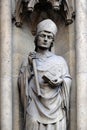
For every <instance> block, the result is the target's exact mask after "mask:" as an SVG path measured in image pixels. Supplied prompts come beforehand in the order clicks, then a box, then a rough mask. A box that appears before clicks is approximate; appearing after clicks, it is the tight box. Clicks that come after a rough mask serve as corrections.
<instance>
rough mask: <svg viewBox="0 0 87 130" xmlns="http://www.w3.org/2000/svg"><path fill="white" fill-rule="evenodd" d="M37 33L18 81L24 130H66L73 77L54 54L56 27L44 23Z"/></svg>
mask: <svg viewBox="0 0 87 130" xmlns="http://www.w3.org/2000/svg"><path fill="white" fill-rule="evenodd" d="M36 32H37V33H36V37H35V41H34V42H35V51H34V52H32V53H30V54H29V57H28V59H27V60H26V61H25V62H24V63H23V64H22V67H21V69H20V74H19V78H18V85H19V92H20V96H21V101H22V104H23V106H24V118H25V119H24V120H25V130H67V124H68V120H69V98H70V86H71V76H70V74H69V70H68V66H67V63H66V61H65V60H64V58H63V57H61V56H57V55H55V54H53V53H52V52H51V48H52V46H53V42H54V38H55V36H56V32H57V26H56V25H55V23H54V22H53V21H52V20H50V19H45V20H43V21H41V22H40V23H39V24H38V25H37V31H36Z"/></svg>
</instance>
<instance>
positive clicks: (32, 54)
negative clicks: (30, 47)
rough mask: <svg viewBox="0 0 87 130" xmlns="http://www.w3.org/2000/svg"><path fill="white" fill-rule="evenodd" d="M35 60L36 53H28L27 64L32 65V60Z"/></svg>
mask: <svg viewBox="0 0 87 130" xmlns="http://www.w3.org/2000/svg"><path fill="white" fill-rule="evenodd" d="M33 59H36V52H30V53H29V56H28V62H29V64H32V60H33Z"/></svg>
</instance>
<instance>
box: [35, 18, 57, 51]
mask: <svg viewBox="0 0 87 130" xmlns="http://www.w3.org/2000/svg"><path fill="white" fill-rule="evenodd" d="M56 33H57V26H56V24H55V23H54V22H53V21H52V20H51V19H46V20H43V21H41V22H40V23H39V24H38V25H37V30H36V37H35V51H37V49H38V47H40V48H43V49H49V51H51V47H52V46H53V42H54V38H55V36H56Z"/></svg>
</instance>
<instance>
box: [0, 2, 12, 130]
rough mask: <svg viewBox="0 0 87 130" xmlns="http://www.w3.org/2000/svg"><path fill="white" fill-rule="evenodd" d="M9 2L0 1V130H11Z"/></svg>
mask: <svg viewBox="0 0 87 130" xmlns="http://www.w3.org/2000/svg"><path fill="white" fill-rule="evenodd" d="M11 34H12V32H11V0H1V59H0V62H1V77H0V80H1V85H0V87H1V104H0V105H1V130H12V79H11V73H12V71H11V64H12V63H11V60H12V59H11V56H12V54H11V45H12V36H11Z"/></svg>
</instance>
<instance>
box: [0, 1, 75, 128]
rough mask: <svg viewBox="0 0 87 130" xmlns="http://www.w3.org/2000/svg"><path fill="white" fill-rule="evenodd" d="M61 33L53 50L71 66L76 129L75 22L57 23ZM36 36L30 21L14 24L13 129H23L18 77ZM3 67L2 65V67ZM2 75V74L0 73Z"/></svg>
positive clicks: (73, 114)
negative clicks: (31, 29)
mask: <svg viewBox="0 0 87 130" xmlns="http://www.w3.org/2000/svg"><path fill="white" fill-rule="evenodd" d="M13 3H14V1H13ZM57 25H58V28H59V33H58V35H57V37H56V41H55V44H54V48H53V51H54V52H55V53H56V54H58V55H62V56H63V57H64V58H65V59H66V60H67V63H68V65H69V68H70V73H71V76H72V88H71V100H70V130H76V85H75V30H74V23H73V24H72V25H69V26H67V27H65V25H64V23H63V21H62V22H60V21H59V22H58V23H57ZM33 41H34V36H32V34H31V31H30V25H29V23H24V24H23V26H22V28H17V27H16V26H15V25H14V24H13V25H12V88H13V90H12V97H13V99H12V100H13V102H12V103H13V130H22V129H21V128H22V127H21V126H22V123H21V122H22V111H20V109H21V108H20V106H21V105H20V101H19V94H18V87H17V78H18V73H19V68H20V66H21V63H22V61H23V60H24V59H25V58H27V56H28V54H29V52H30V51H32V50H34V42H33ZM0 68H1V67H0ZM0 77H1V75H0Z"/></svg>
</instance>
